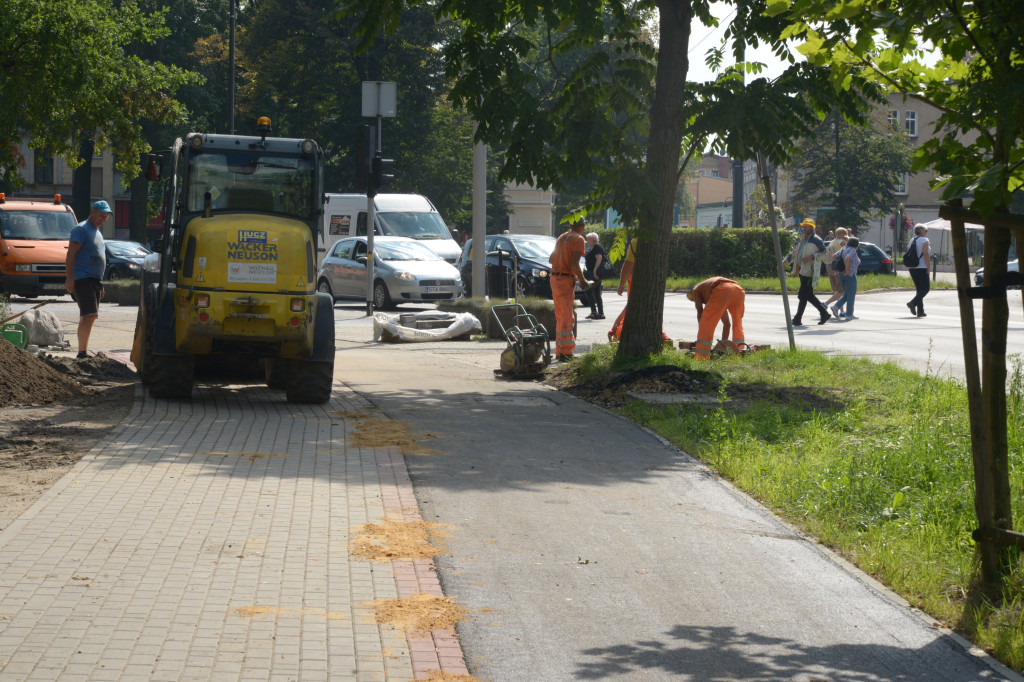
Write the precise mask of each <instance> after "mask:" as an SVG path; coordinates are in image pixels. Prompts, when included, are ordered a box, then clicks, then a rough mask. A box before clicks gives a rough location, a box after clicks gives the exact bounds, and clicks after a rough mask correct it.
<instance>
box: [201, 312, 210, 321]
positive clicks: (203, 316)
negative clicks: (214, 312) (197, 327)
mask: <svg viewBox="0 0 1024 682" xmlns="http://www.w3.org/2000/svg"><path fill="white" fill-rule="evenodd" d="M199 321H200V322H209V321H210V313H199Z"/></svg>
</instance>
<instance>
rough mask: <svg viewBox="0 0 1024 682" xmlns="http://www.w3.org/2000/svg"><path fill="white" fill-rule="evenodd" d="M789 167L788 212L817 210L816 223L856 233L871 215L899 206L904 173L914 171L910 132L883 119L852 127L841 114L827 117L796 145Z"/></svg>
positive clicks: (820, 225) (804, 213)
mask: <svg viewBox="0 0 1024 682" xmlns="http://www.w3.org/2000/svg"><path fill="white" fill-rule="evenodd" d="M797 150H798V152H797V153H796V155H795V159H796V160H795V162H794V164H793V165H792V166H791V167H790V170H791V172H792V173H793V174H794V176H795V188H794V191H793V193H792V194H791V195H790V200H789V205H788V210H789V212H790V213H798V212H799V213H801V214H803V215H807V214H808V213H809V212H810V211H811V210H813V209H815V208H819V207H828V208H829V209H830V210H828V211H821V212H819V214H818V217H819V220H818V227H821V228H829V229H830V228H835V227H840V226H842V227H846V228H847V229H852V230H853V231H854V232H853V233H854V234H857V231H858V230H859V229H861V228H863V227H864V226H866V225H867V223H868V220H869V219H870V218H872V217H876V216H879V215H882V214H884V213H891V212H892V211H893V210H894V207H895V206H896V204H897V198H896V187H897V184H898V183H899V182H900V176H901V175H902V174H904V173H907V172H909V171H910V167H911V161H912V159H913V147H912V146H911V144H910V142H909V140H908V138H907V134H906V131H905V130H903V129H902V128H899V127H898V126H892V125H890V124H888V123H887V122H885V121H882V120H875V121H873V122H872V125H866V126H864V125H851V124H850V123H848V122H847V121H846V120H844V119H843V117H842V116H838V115H836V114H832V115H829V116H828V117H827V118H826V119H825V120H824V121H822V123H821V125H819V126H818V127H817V128H816V129H815V131H814V133H813V135H811V136H810V137H806V138H804V139H802V140H801V141H800V142H799V144H798V145H797Z"/></svg>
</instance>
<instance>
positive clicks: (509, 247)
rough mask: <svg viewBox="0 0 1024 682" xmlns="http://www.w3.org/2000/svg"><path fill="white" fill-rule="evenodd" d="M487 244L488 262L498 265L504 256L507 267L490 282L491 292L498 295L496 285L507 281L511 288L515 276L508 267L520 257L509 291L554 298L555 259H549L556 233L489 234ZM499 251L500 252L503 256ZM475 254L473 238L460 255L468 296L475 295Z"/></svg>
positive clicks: (519, 294) (582, 267)
mask: <svg viewBox="0 0 1024 682" xmlns="http://www.w3.org/2000/svg"><path fill="white" fill-rule="evenodd" d="M484 247H485V249H486V251H487V261H486V262H487V265H489V266H491V267H492V268H497V267H498V261H499V258H500V259H501V264H502V269H503V272H501V273H499V274H497V277H498V278H499V279H498V280H497V281H496V282H492V283H491V284H489V285H488V293H490V294H491V295H495V293H494V292H493V291H492V289H494V288H496V286H498V285H503V288H504V287H508V288H511V287H510V286H509V285H510V284H511V281H512V278H511V276H510V273H509V272H508V271H507V270H506V269H509V270H510V269H511V267H512V263H513V262H514V261H518V269H517V272H516V276H515V291H509V292H508V294H509V295H512V294H515V296H516V297H520V296H536V297H538V298H551V280H550V276H551V272H550V270H551V262H550V261H549V260H548V259H549V258H550V257H551V252H552V251H554V250H555V238H554V237H549V236H547V235H543V234H489V235H487V237H486V238H485V240H484ZM498 252H500V256H499V253H498ZM472 254H473V240H472V239H469V240H467V241H466V243H465V244H464V245H463V247H462V256H460V258H459V270H460V272H461V273H462V281H463V283H464V285H465V289H466V295H467V296H472V280H473V258H472ZM584 268H585V265H584V261H583V259H582V258H580V269H584ZM489 271H490V269H489ZM490 272H494V271H490ZM501 278H505V280H504V281H502V279H501ZM505 282H508V284H505ZM498 295H501V294H498ZM582 296H583V292H582V291H581V290H580V288H579V284H577V285H576V297H577V298H582Z"/></svg>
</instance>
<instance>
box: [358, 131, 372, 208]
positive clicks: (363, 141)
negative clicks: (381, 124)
mask: <svg viewBox="0 0 1024 682" xmlns="http://www.w3.org/2000/svg"><path fill="white" fill-rule="evenodd" d="M376 132H377V131H376V129H375V127H374V126H371V125H361V126H359V128H358V130H357V134H356V189H358V190H359V191H360V192H362V193H364V194H368V193H369V192H370V172H371V163H372V159H373V155H374V153H375V152H376V146H377V145H376V140H375V139H374V137H375V135H374V134H375V133H376Z"/></svg>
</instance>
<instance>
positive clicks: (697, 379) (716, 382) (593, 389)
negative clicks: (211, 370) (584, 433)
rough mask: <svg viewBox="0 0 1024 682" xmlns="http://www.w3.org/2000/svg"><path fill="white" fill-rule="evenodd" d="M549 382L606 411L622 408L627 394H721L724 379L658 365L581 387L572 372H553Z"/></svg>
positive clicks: (711, 374) (699, 372) (608, 376)
mask: <svg viewBox="0 0 1024 682" xmlns="http://www.w3.org/2000/svg"><path fill="white" fill-rule="evenodd" d="M545 381H546V382H547V383H549V384H551V385H553V386H556V387H557V388H558V389H559V390H561V391H565V392H566V393H570V394H572V395H575V396H576V397H578V398H580V399H582V400H586V401H587V402H589V403H594V404H596V405H601V406H602V407H608V408H616V407H622V405H624V404H625V402H626V400H627V395H626V394H627V393H707V394H712V395H714V394H717V392H718V387H719V386H720V385H721V377H719V376H718V375H716V374H714V373H712V372H705V371H701V370H696V371H694V370H689V371H688V370H685V369H682V368H681V367H677V366H675V365H655V366H653V367H644V368H643V369H637V370H629V371H625V372H615V373H612V374H609V375H607V376H604V377H601V378H599V379H598V380H596V381H593V382H591V383H586V384H578V383H575V382H574V381H573V378H572V373H571V372H569V371H560V372H551V373H549V374H548V375H547V377H546V378H545Z"/></svg>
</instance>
